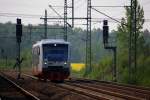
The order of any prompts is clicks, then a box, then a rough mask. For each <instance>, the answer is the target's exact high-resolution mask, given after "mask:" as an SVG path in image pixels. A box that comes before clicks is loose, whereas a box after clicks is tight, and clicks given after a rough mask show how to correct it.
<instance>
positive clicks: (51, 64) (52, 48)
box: [32, 39, 70, 81]
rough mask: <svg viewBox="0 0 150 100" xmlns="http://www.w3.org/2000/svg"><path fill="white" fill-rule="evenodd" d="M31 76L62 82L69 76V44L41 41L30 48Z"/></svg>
mask: <svg viewBox="0 0 150 100" xmlns="http://www.w3.org/2000/svg"><path fill="white" fill-rule="evenodd" d="M32 59H33V60H32V62H33V63H32V66H33V67H32V68H33V70H32V71H33V75H34V76H36V77H38V78H40V79H49V80H53V81H63V80H64V79H66V78H68V77H69V75H70V43H69V42H66V41H64V40H60V39H43V40H41V41H38V42H37V43H35V44H34V45H33V46H32Z"/></svg>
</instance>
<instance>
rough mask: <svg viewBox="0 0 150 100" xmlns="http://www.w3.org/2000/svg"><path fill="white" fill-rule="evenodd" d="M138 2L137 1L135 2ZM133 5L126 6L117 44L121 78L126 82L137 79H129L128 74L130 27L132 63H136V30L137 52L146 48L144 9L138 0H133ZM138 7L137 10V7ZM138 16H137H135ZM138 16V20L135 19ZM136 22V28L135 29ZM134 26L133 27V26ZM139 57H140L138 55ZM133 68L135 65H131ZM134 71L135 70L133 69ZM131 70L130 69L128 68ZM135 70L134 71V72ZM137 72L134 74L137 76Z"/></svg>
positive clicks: (139, 52) (119, 27)
mask: <svg viewBox="0 0 150 100" xmlns="http://www.w3.org/2000/svg"><path fill="white" fill-rule="evenodd" d="M135 2H136V3H135ZM132 4H133V6H132V9H131V7H125V10H126V14H125V17H124V18H122V20H121V24H120V25H119V26H118V33H117V41H118V42H117V44H118V51H119V54H118V56H119V57H118V58H119V68H120V70H119V72H120V74H121V75H122V76H121V77H120V79H125V81H126V82H129V81H135V82H136V80H133V78H132V80H129V74H127V69H128V68H127V66H128V47H129V38H130V29H132V30H133V31H132V33H131V43H132V44H131V65H132V66H133V65H134V60H135V59H134V57H133V56H134V52H135V51H134V48H135V45H134V43H135V31H136V38H137V46H138V47H137V54H139V55H138V56H140V54H141V53H142V51H143V48H144V38H143V31H142V29H143V24H144V10H143V8H142V7H141V6H140V4H139V3H138V1H137V0H133V2H132ZM135 8H136V12H135V10H134V9H135ZM135 16H136V17H135ZM135 18H136V22H135V20H134V19H135ZM135 23H136V30H135V29H134V27H135ZM131 27H132V28H131ZM137 58H138V57H137ZM131 68H133V67H131ZM131 70H132V71H133V70H134V68H133V69H131ZM128 71H129V70H128ZM134 72H135V71H133V73H134ZM135 75H136V74H133V76H135Z"/></svg>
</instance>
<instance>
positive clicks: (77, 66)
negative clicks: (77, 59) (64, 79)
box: [71, 63, 85, 71]
mask: <svg viewBox="0 0 150 100" xmlns="http://www.w3.org/2000/svg"><path fill="white" fill-rule="evenodd" d="M84 67H85V64H84V63H71V68H72V70H74V71H80V70H81V69H82V68H84Z"/></svg>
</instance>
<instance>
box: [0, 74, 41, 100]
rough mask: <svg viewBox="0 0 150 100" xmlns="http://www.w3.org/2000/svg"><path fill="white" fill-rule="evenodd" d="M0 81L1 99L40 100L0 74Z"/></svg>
mask: <svg viewBox="0 0 150 100" xmlns="http://www.w3.org/2000/svg"><path fill="white" fill-rule="evenodd" d="M0 81H1V84H0V86H1V88H2V90H1V96H2V97H1V99H6V100H7V99H14V100H15V99H17V100H18V99H19V100H40V99H39V98H37V97H36V96H34V95H33V94H31V93H30V92H28V91H26V90H25V89H23V88H22V87H20V86H19V85H17V84H16V83H15V82H13V81H12V80H10V79H8V78H7V77H5V76H4V75H2V74H0Z"/></svg>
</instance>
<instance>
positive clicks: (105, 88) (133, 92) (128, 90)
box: [22, 74, 150, 100]
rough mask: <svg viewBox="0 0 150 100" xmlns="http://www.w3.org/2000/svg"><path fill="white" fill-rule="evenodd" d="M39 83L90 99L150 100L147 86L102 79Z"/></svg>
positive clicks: (32, 77)
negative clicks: (120, 83)
mask: <svg viewBox="0 0 150 100" xmlns="http://www.w3.org/2000/svg"><path fill="white" fill-rule="evenodd" d="M22 75H23V77H28V78H30V80H38V78H36V77H34V76H32V75H28V74H22ZM41 84H43V85H45V87H50V86H55V87H57V88H62V89H64V90H68V91H70V92H73V93H75V94H78V95H81V96H86V97H88V98H91V99H92V100H93V99H95V100H99V99H100V100H150V98H149V96H150V95H149V92H150V91H149V89H148V88H146V89H143V88H141V87H139V88H138V87H134V86H133V87H132V86H124V85H119V84H116V83H110V82H104V81H102V82H101V81H96V80H87V79H72V80H65V82H64V83H53V82H50V81H47V82H44V83H41ZM91 99H90V100H91ZM81 100H82V99H81Z"/></svg>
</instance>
